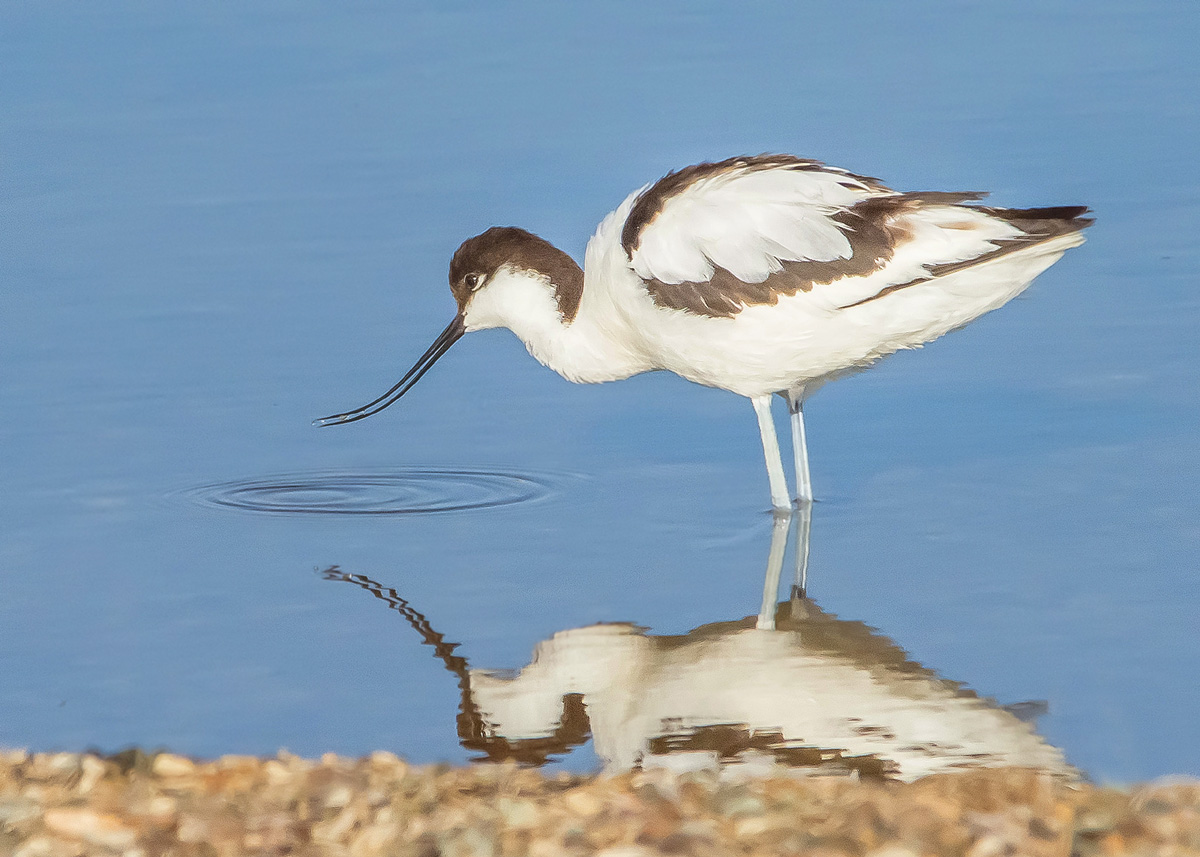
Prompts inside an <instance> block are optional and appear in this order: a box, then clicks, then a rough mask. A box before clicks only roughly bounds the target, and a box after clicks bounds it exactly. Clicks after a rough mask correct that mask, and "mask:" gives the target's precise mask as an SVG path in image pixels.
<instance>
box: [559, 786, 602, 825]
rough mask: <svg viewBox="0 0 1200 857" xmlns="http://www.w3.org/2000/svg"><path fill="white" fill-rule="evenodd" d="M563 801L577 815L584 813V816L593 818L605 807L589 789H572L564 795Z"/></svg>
mask: <svg viewBox="0 0 1200 857" xmlns="http://www.w3.org/2000/svg"><path fill="white" fill-rule="evenodd" d="M563 803H565V804H566V805H567V809H569V810H570V811H571V812H573V813H575V814H576V815H582V816H583V817H584V818H591V817H592V816H594V815H598V814H599V812H600V810H602V809H603V808H604V804H603V803H601V802H600V799H599V798H597V797H596V796H595V795H594V794H592V793H591V792H590V791H588V790H587V789H572V790H571V791H569V792H567V793H566V794H565V795H563Z"/></svg>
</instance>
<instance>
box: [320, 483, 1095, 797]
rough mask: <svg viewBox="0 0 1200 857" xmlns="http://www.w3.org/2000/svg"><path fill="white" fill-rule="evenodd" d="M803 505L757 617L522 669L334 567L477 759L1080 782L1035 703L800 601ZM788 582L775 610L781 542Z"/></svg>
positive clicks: (789, 525) (641, 636) (543, 647)
mask: <svg viewBox="0 0 1200 857" xmlns="http://www.w3.org/2000/svg"><path fill="white" fill-rule="evenodd" d="M810 534H811V505H810V504H802V505H801V507H800V508H799V509H797V510H796V512H795V513H793V514H792V515H787V514H779V515H776V517H775V519H774V524H773V527H772V532H771V544H770V548H769V551H768V560H767V568H766V575H765V579H764V588H763V601H762V609H761V610H760V611H759V614H758V615H757V616H749V617H744V618H736V619H731V620H727V621H716V622H710V623H707V624H705V625H702V626H700V627H698V628H695V629H693V630H692V631H689V632H688V633H686V634H682V635H656V634H652V633H650V631H649V629H647V628H644V627H641V626H639V625H636V624H634V623H632V622H612V623H599V624H594V625H588V626H585V627H581V628H571V629H567V630H563V631H559V632H557V633H555V634H554V635H553V636H552V637H550V638H549V639H547V640H543V641H542V642H540V643H538V644H537V646H536V647H535V649H534V652H533V655H532V657H531V659H530V662H529V663H528V664H527V665H525V666H524V667H522V668H520V669H519V670H516V671H513V670H505V671H497V670H494V669H484V668H480V667H473V666H471V663H470V660H469V659H468V657H467V656H465V655H462V654H459V653H458V649H459V647H460V646H459V644H458V643H452V642H447V640H446V638H445V636H444V635H443V634H442V633H440V632H438V631H437V630H436V629H435V626H434V624H433V621H432V620H431V619H430V618H429V617H427V616H426V615H425V614H424V613H422V612H421V611H420V610H419V609H418V608H417V607H416V606H415V605H413V604H412V603H411V602H410V601H409V600H408V599H406V598H404V597H403V596H402V595H401V594H400V593H399V592H398V591H397V590H396V589H395V588H393V587H390V586H387V585H386V584H383V583H380V582H378V581H375V580H373V579H371V578H369V577H367V576H365V575H362V574H353V573H348V572H346V571H343V570H342V569H341V568H339V567H338V566H330V567H329V568H326V569H325V570H324V571H322V572H321V574H322V576H323V577H324V579H326V580H330V581H339V582H345V583H351V584H353V585H355V586H357V587H359V588H361V589H363V590H364V591H366V592H369V593H370V594H371V595H373V596H374V597H375V598H377V599H379V600H380V601H381V602H382V603H383V604H384V605H386V606H387V607H388V608H389V609H391V610H393V611H395V612H396V613H397V614H398V615H399V616H400V617H401V618H402V619H403V620H404V622H405V624H407V625H408V626H409V627H410V628H411V629H412V630H413V631H415V632H416V634H417V637H418V638H419V639H420V642H421V643H422V644H424V645H426V646H429V647H430V649H431V650H432V652H433V655H434V657H435V658H437V659H438V660H439V661H441V663H442V665H443V666H444V667H445V668H446V670H447V671H448V672H449V673H450V674H451V675H452V676H453V677H454V680H455V681H456V683H457V686H458V690H459V693H460V695H461V699H460V702H459V708H458V715H457V733H458V739H459V741H460V743H461V744H462V746H463V747H464V748H465V749H467V750H469V751H472V752H474V753H477V754H478V755H477V756H475V757H474V760H475V761H480V762H483V761H492V762H497V761H505V760H514V761H517V762H519V763H522V764H526V765H543V764H546V763H547V762H550V761H555V760H557V758H559V757H561V756H563V755H564V754H568V753H570V752H571V751H572V750H574V749H576V748H579V747H581V746H583V745H584V744H586V743H587V742H588V741H589V739H590V740H591V741H592V742H593V746H594V750H595V752H596V754H597V756H598V757H599V758H600V759H601V760H602V762H603V764H604V767H605V769H606V770H607V771H610V772H619V771H623V770H634V769H647V768H671V769H674V770H681V771H682V770H696V769H711V768H718V767H729V768H733V769H735V770H736V771H739V772H744V773H746V774H751V775H758V774H767V773H770V772H771V771H774V770H779V769H780V768H786V769H802V770H805V771H808V772H810V773H827V774H842V775H849V774H856V775H861V776H873V777H882V778H889V779H901V780H912V779H916V778H918V777H921V776H925V775H927V774H933V773H939V772H946V771H953V770H962V769H969V768H979V767H997V766H1006V765H1015V766H1021V767H1028V768H1037V769H1040V770H1043V771H1047V772H1050V773H1052V774H1056V775H1059V776H1062V777H1065V778H1076V777H1078V776H1079V774H1078V772H1077V771H1076V770H1075V769H1074V768H1072V767H1071V766H1070V765H1069V764H1068V763H1067V762H1066V761H1065V759H1064V757H1063V754H1062V752H1061V750H1059V749H1058V748H1057V747H1054V746H1052V745H1050V744H1048V743H1047V742H1046V741H1045V740H1044V739H1043V738H1042V737H1041V736H1040V735H1039V734H1038V733H1037V731H1036V729H1035V724H1034V722H1033V720H1034V719H1035V718H1036V716H1037V715H1038V714H1040V713H1042V712H1043V711H1044V709H1045V706H1044V704H1041V703H1018V704H1017V705H1013V706H1002V705H1000V704H999V703H998V702H996V701H994V700H991V699H987V698H984V697H981V696H979V695H977V694H975V693H974V692H972V691H970V690H968V689H967V688H965V687H964V686H963V685H962V684H960V683H959V682H955V681H951V680H948V679H944V678H942V677H940V676H939V675H938V674H937V673H935V672H934V671H933V670H931V669H929V668H927V667H924V666H922V665H921V664H918V663H916V662H915V661H913V660H911V659H910V658H909V656H908V654H907V653H906V652H905V651H904V650H903V649H902V648H901V647H900V646H899V645H897V644H896V643H895V642H894V641H892V640H890V639H888V638H887V637H885V636H883V635H882V634H880V633H878V632H877V631H876V630H875V629H873V628H871V627H869V626H867V625H866V624H864V623H862V622H857V621H854V620H848V619H842V618H839V617H838V616H836V615H834V614H832V613H828V612H825V611H824V610H822V609H821V608H820V607H819V606H818V605H817V603H816V602H815V601H813V600H812V599H811V598H809V597H808V595H807V594H806V591H805V583H806V576H807V558H808V542H809V538H810ZM792 538H794V539H795V540H796V542H797V544H796V550H795V552H794V556H795V557H796V561H795V568H794V574H795V581H794V583H793V585H792V587H791V594H790V597H788V598H786V599H784V600H782V601H779V600H778V588H779V583H780V580H781V577H782V574H783V565H784V558H785V555H786V554H787V546H788V543H789V540H790V539H792Z"/></svg>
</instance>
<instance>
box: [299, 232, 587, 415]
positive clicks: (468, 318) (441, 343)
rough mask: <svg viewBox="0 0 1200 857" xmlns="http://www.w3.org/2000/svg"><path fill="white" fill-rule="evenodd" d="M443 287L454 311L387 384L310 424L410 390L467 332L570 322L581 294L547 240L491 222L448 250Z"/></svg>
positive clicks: (529, 330) (575, 272) (367, 411)
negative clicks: (389, 385) (377, 392)
mask: <svg viewBox="0 0 1200 857" xmlns="http://www.w3.org/2000/svg"><path fill="white" fill-rule="evenodd" d="M450 291H451V293H453V295H454V300H455V301H456V302H457V303H458V313H457V315H455V316H454V320H453V321H452V322H450V324H449V325H448V326H447V327H446V329H445V330H443V331H442V333H441V335H439V336H438V338H437V339H436V340H434V343H433V345H431V346H430V347H429V349H428V350H427V351H426V352H425V353H424V354H423V355H421V357H420V359H418V360H417V362H416V364H415V365H414V366H413V367H412V368H411V369H409V370H408V372H407V373H406V374H405V375H404V377H403V378H401V379H400V380H399V381H397V382H396V384H395V386H393V387H392V389H390V390H388V391H387V392H386V393H384V394H383V395H382V396H380V397H379V398H378V399H375V400H374V401H373V402H369V403H368V404H366V405H363V406H362V407H361V408H356V409H355V410H353V411H347V412H346V413H344V414H334V415H333V416H330V417H322V418H321V419H319V420H315V421H314V422H315V424H316V425H320V426H327V425H340V424H342V423H352V422H356V421H358V420H361V419H365V418H366V417H369V416H372V415H373V414H377V413H379V412H380V411H382V410H383V409H384V408H386V407H388V406H389V405H391V404H393V403H394V402H396V401H398V400H399V399H400V397H401V396H403V395H404V394H405V393H407V392H408V391H409V390H411V389H412V387H413V385H414V384H416V383H417V381H419V380H421V377H422V376H423V375H424V374H425V373H426V372H428V371H429V369H430V367H432V366H433V364H434V363H436V362H437V360H438V358H440V357H441V356H442V355H443V354H445V353H446V352H447V351H449V350H450V346H451V345H453V344H454V343H455V342H457V341H458V340H459V339H461V338H462V336H463V334H464V333H467V332H469V331H472V330H486V329H487V328H491V327H507V328H509V329H510V330H512V331H513V332H514V333H516V334H517V335H518V336H519V337H521V338H522V339H524V340H525V341H527V342H528V341H529V338H530V336H532V335H536V332H535V331H536V329H537V328H538V327H545V326H547V325H561V324H569V323H570V322H571V321H572V320H573V319H574V318H575V313H576V311H577V310H578V309H579V301H580V298H581V297H582V295H583V271H582V270H580V268H579V266H578V265H577V264H575V261H574V260H573V259H572V258H571V257H570V256H568V255H567V254H566V253H564V252H562V251H561V250H559V249H558V248H557V247H555V246H554V245H553V244H551V243H550V242H549V241H546V240H544V239H542V238H539V237H538V236H536V235H534V234H533V233H531V232H526V231H525V230H524V229H517V228H515V227H512V226H494V227H492V228H491V229H489V230H487V231H486V232H483V233H481V234H479V235H476V236H475V237H474V238H468V239H467V240H466V241H464V242H463V243H462V244H461V245H460V246H459V248H458V250H457V251H455V253H454V258H452V259H451V260H450Z"/></svg>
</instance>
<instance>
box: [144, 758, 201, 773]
mask: <svg viewBox="0 0 1200 857" xmlns="http://www.w3.org/2000/svg"><path fill="white" fill-rule="evenodd" d="M150 770H151V771H152V772H153V773H154V775H155V776H156V777H190V776H191V775H192V774H194V773H196V763H195V762H193V761H192V760H191V759H189V758H187V757H186V756H176V755H175V754H174V753H159V754H158V755H157V756H155V757H154V762H153V764H151V766H150Z"/></svg>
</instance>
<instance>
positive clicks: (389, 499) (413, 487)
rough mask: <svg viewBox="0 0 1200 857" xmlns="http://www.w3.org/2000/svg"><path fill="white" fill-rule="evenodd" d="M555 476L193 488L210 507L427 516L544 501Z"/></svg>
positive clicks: (369, 478) (378, 478) (309, 480)
mask: <svg viewBox="0 0 1200 857" xmlns="http://www.w3.org/2000/svg"><path fill="white" fill-rule="evenodd" d="M554 482H555V480H554V479H553V478H552V477H549V476H546V475H542V474H538V475H533V474H529V473H514V472H506V471H502V470H437V469H423V468H403V469H397V470H388V471H382V472H372V473H344V472H317V473H298V474H291V475H281V476H273V477H268V478H265V479H247V480H238V481H236V482H221V483H217V484H214V485H202V486H200V487H199V488H195V489H192V490H191V491H188V492H187V493H188V495H190V496H191V497H192V498H193V499H195V500H198V501H199V502H201V503H203V504H205V505H209V506H223V507H227V508H233V509H242V510H244V511H248V512H264V513H268V514H276V515H428V514H434V513H437V512H462V511H466V510H469V509H491V508H493V507H496V506H511V505H513V504H514V503H526V502H529V501H531V500H539V499H541V498H543V497H545V496H546V495H548V494H549V493H550V491H551V490H552V488H553V486H554Z"/></svg>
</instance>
